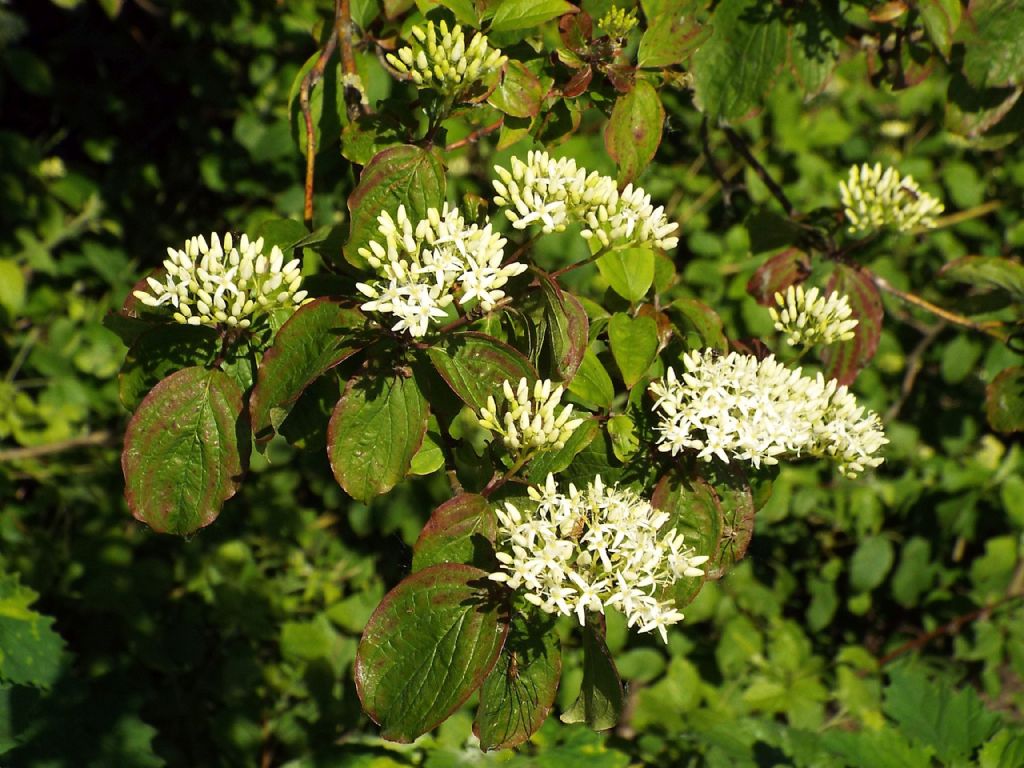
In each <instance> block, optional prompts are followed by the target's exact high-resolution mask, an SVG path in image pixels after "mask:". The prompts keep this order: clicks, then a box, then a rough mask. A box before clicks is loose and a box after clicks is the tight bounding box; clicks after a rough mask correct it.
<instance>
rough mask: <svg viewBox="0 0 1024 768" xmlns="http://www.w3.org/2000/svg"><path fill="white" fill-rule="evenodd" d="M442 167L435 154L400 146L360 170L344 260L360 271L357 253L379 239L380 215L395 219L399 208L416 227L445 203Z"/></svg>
mask: <svg viewBox="0 0 1024 768" xmlns="http://www.w3.org/2000/svg"><path fill="white" fill-rule="evenodd" d="M444 192H445V173H444V163H443V162H442V160H441V158H440V156H439V155H438V153H437V152H435V151H433V150H429V149H421V148H420V147H414V146H412V145H409V144H403V145H401V146H398V147H392V148H391V149H385V150H384V151H383V152H381V153H380V154H378V155H377V156H376V157H374V158H373V159H372V160H371V161H370V163H369V165H367V166H366V167H365V168H363V172H362V174H361V175H360V177H359V184H358V185H356V188H355V189H354V190H353V191H352V194H351V195H349V198H348V210H349V217H350V221H351V229H350V230H349V238H348V242H347V243H345V251H344V253H345V259H346V260H347V261H348V262H349V263H350V264H352V265H354V266H356V267H359V268H366V266H367V264H366V260H365V259H364V258H363V257H362V256H360V255H359V249H360V248H362V247H365V246H366V244H367V243H368V242H369V241H370V240H373V239H375V238H377V237H378V234H377V227H378V223H377V217H378V216H379V215H380V214H381V213H383V212H387V213H390V214H391V216H392V217H393V216H395V215H396V212H397V211H398V207H399V206H400V205H404V206H405V211H406V214H407V215H408V216H409V219H410V221H412V222H413V225H414V226H415V224H416V222H418V221H420V220H421V219H424V218H426V214H427V210H428V209H429V208H440V207H441V205H442V203H444Z"/></svg>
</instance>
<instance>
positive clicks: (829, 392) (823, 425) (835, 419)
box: [650, 350, 889, 477]
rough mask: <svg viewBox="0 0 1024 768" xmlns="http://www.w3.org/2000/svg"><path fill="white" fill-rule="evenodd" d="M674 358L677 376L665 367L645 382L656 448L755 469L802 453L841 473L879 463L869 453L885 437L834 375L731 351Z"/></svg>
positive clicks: (874, 419)
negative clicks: (679, 366)
mask: <svg viewBox="0 0 1024 768" xmlns="http://www.w3.org/2000/svg"><path fill="white" fill-rule="evenodd" d="M682 363H683V367H684V372H683V374H682V376H681V377H677V376H676V373H675V371H674V370H673V369H672V368H669V369H668V371H667V372H666V374H665V378H664V379H661V380H659V381H655V382H653V383H652V384H651V387H650V391H651V393H652V394H653V395H654V396H655V403H654V409H655V411H656V412H660V413H659V416H660V419H659V423H658V424H657V426H656V427H655V429H656V430H657V431H658V433H659V437H658V448H659V450H662V451H666V452H670V453H672V455H675V454H677V453H679V452H680V451H684V450H693V451H696V452H697V456H698V458H701V459H704V460H705V461H711V460H712V459H713V458H716V457H717V458H719V459H721V460H722V461H725V462H729V461H731V460H733V459H736V460H739V461H749V462H750V463H751V464H753V465H754V466H755V467H759V466H760V465H761V464H777V463H778V462H779V458H780V457H783V456H786V457H799V456H803V455H805V454H806V455H809V456H815V457H819V458H826V459H829V460H831V461H834V462H836V464H838V468H839V471H840V472H842V473H843V474H844V475H847V476H848V477H854V476H856V475H857V474H859V473H860V472H863V471H864V469H865V468H866V467H877V466H878V465H879V464H881V463H882V458H881V457H879V456H876V455H875V454H876V453H877V452H878V451H879V450H880V449H881V448H882V446H883V445H885V444H886V443H888V442H889V441H888V440H887V439H886V437H885V434H884V433H883V432H882V425H881V422H880V420H879V418H878V416H877V414H875V413H871V412H865V409H864V407H863V406H860V405H858V404H857V400H856V398H855V397H854V396H853V394H851V393H850V392H849V390H848V389H847V388H846V387H845V386H844V387H840V386H838V385H837V384H836V382H835V380H834V379H831V380H829V381H825V378H824V377H823V376H822V375H821V374H820V373H819V374H818V375H817V376H816V377H814V378H810V377H807V376H804V375H803V374H802V371H801V369H799V368H798V369H795V370H791V369H789V368H786V367H785V366H784V365H782V364H781V363H778V362H776V360H775V358H774V357H771V356H769V357H767V358H765V359H764V360H761V361H758V360H757V359H756V358H754V357H750V356H747V355H740V354H737V353H735V352H733V353H731V354H729V355H719V354H717V353H715V352H714V351H713V350H705V351H703V352H696V351H694V352H690V353H688V354H686V355H684V356H683V358H682Z"/></svg>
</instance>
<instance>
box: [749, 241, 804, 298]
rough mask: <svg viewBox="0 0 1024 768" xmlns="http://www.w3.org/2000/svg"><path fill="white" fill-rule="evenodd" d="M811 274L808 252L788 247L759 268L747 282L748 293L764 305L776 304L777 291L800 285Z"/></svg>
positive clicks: (783, 291)
mask: <svg viewBox="0 0 1024 768" xmlns="http://www.w3.org/2000/svg"><path fill="white" fill-rule="evenodd" d="M809 274H811V260H810V258H809V257H808V256H807V254H806V253H804V252H803V251H801V250H800V249H798V248H787V249H786V250H784V251H783V252H782V253H779V254H777V255H775V256H772V257H771V258H770V259H768V261H766V262H765V263H764V264H762V265H761V266H760V267H758V268H757V271H756V272H754V274H753V276H752V277H751V278H750V281H749V282H748V283H747V293H749V294H750V295H751V296H753V297H754V299H755V300H756V301H757V303H758V304H761V305H762V306H765V307H769V306H774V305H775V294H776V293H785V291H786V289H787V288H789V286H791V285H799V284H800V283H802V282H803V281H804V280H806V279H807V276H808V275H809Z"/></svg>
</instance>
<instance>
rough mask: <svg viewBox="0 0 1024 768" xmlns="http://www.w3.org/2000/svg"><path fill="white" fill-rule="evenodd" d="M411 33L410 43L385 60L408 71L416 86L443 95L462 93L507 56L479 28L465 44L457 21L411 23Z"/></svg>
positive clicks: (497, 66)
mask: <svg viewBox="0 0 1024 768" xmlns="http://www.w3.org/2000/svg"><path fill="white" fill-rule="evenodd" d="M412 36H413V37H414V38H415V39H414V40H413V42H412V45H411V46H407V47H405V48H401V49H399V51H398V55H397V56H396V55H395V54H393V53H389V54H388V55H387V60H388V63H389V64H391V66H393V67H394V68H395V69H397V70H398V71H399V72H401V73H402V74H405V75H408V76H409V78H410V79H411V80H412V81H413V82H414V83H416V87H417V88H433V89H434V90H436V91H438V92H440V93H443V94H444V95H446V96H455V97H458V96H462V95H464V94H465V92H466V91H467V90H468V89H469V88H470V87H472V85H473V84H474V83H475V82H476V81H478V80H480V79H482V78H483V77H486V76H487V75H488V74H489V73H491V72H493V71H494V70H496V69H498V68H499V67H501V66H502V65H503V64H504V63H505V62H506V61H507V60H508V57H506V56H503V55H502V54H501V51H500V50H498V49H497V48H491V47H490V45H488V43H487V38H486V37H485V36H484V35H482V34H480V33H479V32H478V33H476V34H474V35H473V39H472V40H470V41H469V45H466V35H465V33H464V32H463V31H462V27H460V26H459V25H458V24H453V25H452V27H451V29H449V28H448V24H447V22H445V21H441V22H440V23H438V24H437V25H435V24H434V22H432V21H428V22H427V24H426V28H423V27H418V26H417V27H413V28H412Z"/></svg>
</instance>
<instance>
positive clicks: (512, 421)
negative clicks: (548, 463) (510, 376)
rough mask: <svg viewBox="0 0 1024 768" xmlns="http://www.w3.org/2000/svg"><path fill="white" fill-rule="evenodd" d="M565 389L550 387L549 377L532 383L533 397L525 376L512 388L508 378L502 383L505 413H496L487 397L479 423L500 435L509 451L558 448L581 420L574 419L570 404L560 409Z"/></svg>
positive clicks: (517, 453) (492, 402)
mask: <svg viewBox="0 0 1024 768" xmlns="http://www.w3.org/2000/svg"><path fill="white" fill-rule="evenodd" d="M564 391H565V390H564V388H563V387H562V385H561V384H559V385H558V386H557V387H555V388H554V389H553V390H552V388H551V380H550V379H544V380H543V381H538V382H536V383H535V384H534V385H533V397H531V396H530V387H529V384H527V382H526V379H525V378H522V379H520V380H519V386H518V387H516V389H515V390H513V389H512V383H511V382H510V381H508V380H507V379H506V380H505V382H504V383H503V384H502V392H503V393H504V395H505V403H504V413H503V414H501V415H499V413H498V406H497V404H496V403H495V402H494V398H493V397H488V398H487V407H486V408H482V409H481V410H480V419H479V421H480V426H481V427H483V428H484V429H489V430H490V431H491V432H494V433H496V434H499V435H501V437H502V441H503V442H504V443H505V447H506V448H508V450H509V452H510V453H512V454H513V455H515V456H521V455H529V454H530V453H532V452H533V451H536V450H539V449H542V448H554V449H558V448H561V447H562V446H563V445H565V441H566V440H568V439H569V436H570V435H571V434H572V433H573V430H574V429H576V427H578V426H579V425H580V424H582V423H583V419H573V418H571V417H572V405H567V406H565V407H564V408H562V410H561V411H560V412H559V411H558V406H559V405H560V404H561V402H562V393H563V392H564Z"/></svg>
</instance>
